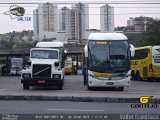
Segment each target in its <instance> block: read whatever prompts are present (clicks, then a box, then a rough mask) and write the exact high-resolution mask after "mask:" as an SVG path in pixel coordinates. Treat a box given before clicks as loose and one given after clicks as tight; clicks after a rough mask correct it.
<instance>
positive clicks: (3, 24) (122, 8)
mask: <svg viewBox="0 0 160 120" xmlns="http://www.w3.org/2000/svg"><path fill="white" fill-rule="evenodd" d="M45 1H46V2H47V1H49V2H53V1H55V0H0V3H2V2H8V3H11V4H6V5H4V4H0V34H1V33H7V32H12V31H22V30H33V10H34V9H36V8H37V5H36V4H34V5H28V4H22V5H20V6H23V7H24V8H25V10H26V13H25V16H24V17H31V21H23V22H22V21H18V20H17V19H11V18H10V16H9V15H4V12H6V11H8V10H9V7H10V6H11V5H14V4H13V2H36V3H37V2H45ZM57 1H58V0H57ZM59 1H65V2H66V1H67V2H68V0H59ZM69 1H75V0H69ZM76 1H77V0H76ZM79 1H81V0H79ZM83 1H88V2H90V3H91V2H92V1H97V0H83ZM100 1H107V2H125V3H126V1H131V0H100ZM100 1H99V2H100ZM132 1H140V2H146V1H150V2H159V3H160V0H132ZM111 5H112V6H113V7H114V14H115V16H114V19H115V20H114V22H115V27H117V26H126V25H127V20H128V19H129V18H130V17H139V16H146V17H153V18H160V4H145V5H144V4H136V5H134V4H111ZM100 6H102V4H92V5H89V14H90V17H89V27H90V29H93V28H95V29H100V17H99V14H100V10H99V7H100Z"/></svg>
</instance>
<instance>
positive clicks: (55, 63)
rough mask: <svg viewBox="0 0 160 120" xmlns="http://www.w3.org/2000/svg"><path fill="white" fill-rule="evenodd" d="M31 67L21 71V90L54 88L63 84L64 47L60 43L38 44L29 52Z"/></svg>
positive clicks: (60, 87)
mask: <svg viewBox="0 0 160 120" xmlns="http://www.w3.org/2000/svg"><path fill="white" fill-rule="evenodd" d="M30 62H31V65H30V67H28V68H27V69H24V70H22V74H21V83H22V84H23V89H25V90H26V89H29V87H30V86H56V87H57V89H59V90H61V89H62V87H63V83H64V46H63V43H61V42H39V43H37V45H36V48H32V49H31V51H30Z"/></svg>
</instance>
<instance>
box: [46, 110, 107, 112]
mask: <svg viewBox="0 0 160 120" xmlns="http://www.w3.org/2000/svg"><path fill="white" fill-rule="evenodd" d="M47 111H77V112H78V111H82V112H83V111H84V112H87V111H88V112H103V111H104V110H79V109H47Z"/></svg>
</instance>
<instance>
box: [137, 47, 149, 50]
mask: <svg viewBox="0 0 160 120" xmlns="http://www.w3.org/2000/svg"><path fill="white" fill-rule="evenodd" d="M145 48H152V46H143V47H135V48H134V49H135V50H139V49H145Z"/></svg>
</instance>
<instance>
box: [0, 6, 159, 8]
mask: <svg viewBox="0 0 160 120" xmlns="http://www.w3.org/2000/svg"><path fill="white" fill-rule="evenodd" d="M0 7H10V6H0ZM22 7H36V6H22ZM38 8H43V7H38ZM58 8H62V7H58ZM67 8H68V7H67ZM72 8H77V7H72ZM83 8H100V7H83ZM113 8H160V7H143V6H139V7H113Z"/></svg>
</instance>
